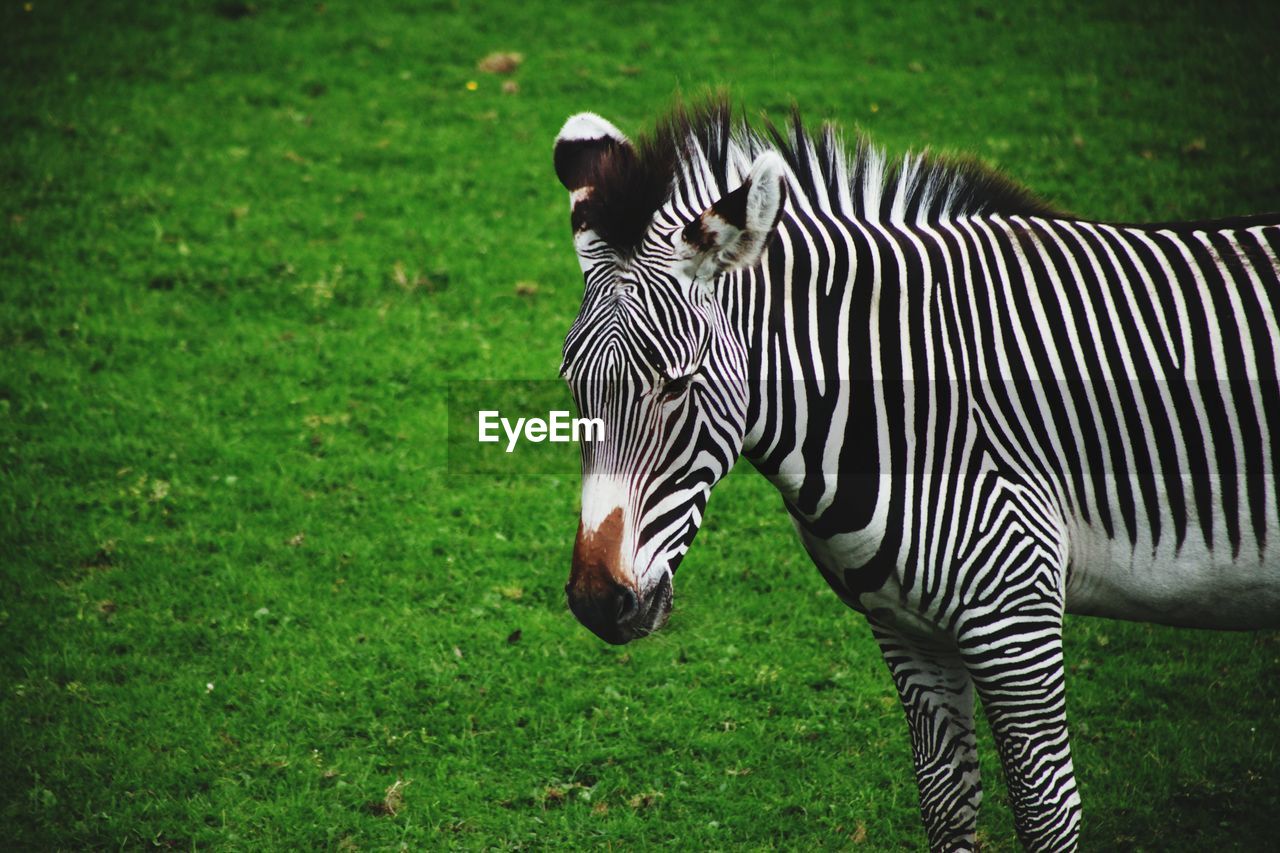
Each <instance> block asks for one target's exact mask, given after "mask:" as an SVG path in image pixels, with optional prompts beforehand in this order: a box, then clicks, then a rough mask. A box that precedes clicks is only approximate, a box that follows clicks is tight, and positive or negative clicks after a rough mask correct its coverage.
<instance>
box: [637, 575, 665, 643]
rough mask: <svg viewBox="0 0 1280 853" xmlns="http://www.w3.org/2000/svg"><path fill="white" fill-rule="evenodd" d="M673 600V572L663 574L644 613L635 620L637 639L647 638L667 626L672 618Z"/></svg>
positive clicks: (649, 598)
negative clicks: (668, 620)
mask: <svg viewBox="0 0 1280 853" xmlns="http://www.w3.org/2000/svg"><path fill="white" fill-rule="evenodd" d="M671 599H672V593H671V572H663V573H662V579H661V580H659V581H658V585H657V586H655V587H654V588H653V591H652V592H650V593H649V595H648V601H647V602H646V604H645V608H644V612H642V613H641V614H640V615H639V616H638V617H637V618H636V620H635V626H634V632H635V636H636V637H637V638H638V637H647V636H648V635H649V634H652V633H653V632H654V631H657V630H658V629H659V628H661V627H662V626H663V625H665V624H667V619H668V618H669V617H670V616H671Z"/></svg>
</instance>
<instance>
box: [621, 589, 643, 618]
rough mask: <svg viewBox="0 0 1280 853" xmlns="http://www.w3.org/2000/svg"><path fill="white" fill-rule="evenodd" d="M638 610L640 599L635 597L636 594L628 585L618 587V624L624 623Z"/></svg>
mask: <svg viewBox="0 0 1280 853" xmlns="http://www.w3.org/2000/svg"><path fill="white" fill-rule="evenodd" d="M638 612H640V599H638V598H636V594H635V593H634V592H632V591H631V588H630V587H626V586H623V587H619V589H618V615H617V620H618V624H619V625H623V624H626V623H627V622H629V621H631V619H632V618H633V617H634V616H635V615H636V613H638Z"/></svg>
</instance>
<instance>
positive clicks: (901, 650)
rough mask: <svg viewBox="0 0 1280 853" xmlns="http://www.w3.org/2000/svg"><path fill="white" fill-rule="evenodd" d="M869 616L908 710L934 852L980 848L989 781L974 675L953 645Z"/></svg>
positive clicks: (922, 811) (922, 808) (922, 806)
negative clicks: (981, 758) (977, 724)
mask: <svg viewBox="0 0 1280 853" xmlns="http://www.w3.org/2000/svg"><path fill="white" fill-rule="evenodd" d="M868 621H870V623H871V630H872V632H873V633H874V634H875V637H876V641H877V642H878V643H879V644H880V652H881V654H882V655H883V656H884V660H885V663H887V664H888V665H889V672H890V674H891V675H892V676H893V682H894V684H895V685H896V686H897V688H898V696H899V697H900V698H901V699H902V707H903V710H904V711H906V714H907V725H908V727H909V728H910V730H911V752H912V755H913V757H914V759H915V765H916V783H917V784H918V785H919V787H920V814H921V816H922V817H923V818H924V826H925V832H926V833H927V834H928V836H929V849H930V850H933V851H943V850H946V851H952V850H973V849H974V846H975V833H976V831H977V826H978V805H979V804H980V803H981V802H982V782H981V780H980V779H979V778H978V751H977V744H976V742H975V739H974V722H973V682H972V680H971V679H970V678H969V673H968V671H967V670H966V669H965V667H964V664H963V662H962V661H961V659H960V657H959V655H958V654H957V653H956V652H955V650H954V649H947V648H946V647H945V646H940V647H938V648H932V647H930V646H929V645H928V644H925V643H921V642H919V641H917V640H913V639H910V638H907V637H905V636H903V635H902V634H900V633H899V632H897V631H895V630H894V629H893V628H892V627H889V626H888V625H885V624H883V623H882V622H880V621H877V620H876V619H874V618H872V619H869V620H868Z"/></svg>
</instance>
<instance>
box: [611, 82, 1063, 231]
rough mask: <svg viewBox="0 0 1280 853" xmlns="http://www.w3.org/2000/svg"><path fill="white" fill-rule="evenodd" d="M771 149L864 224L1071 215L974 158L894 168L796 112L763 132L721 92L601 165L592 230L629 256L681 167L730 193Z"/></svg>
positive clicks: (820, 195) (827, 202)
mask: <svg viewBox="0 0 1280 853" xmlns="http://www.w3.org/2000/svg"><path fill="white" fill-rule="evenodd" d="M766 149H772V150H776V151H778V152H779V153H780V154H781V155H782V156H783V158H784V159H785V160H786V161H787V164H788V166H790V168H791V172H792V176H793V178H794V180H793V181H791V186H792V188H793V189H794V190H797V191H798V192H799V193H800V194H801V195H802V196H803V198H804V199H805V200H806V201H807V202H808V203H809V204H810V205H811V206H813V207H815V208H820V209H824V210H830V211H832V212H833V213H836V214H841V215H844V216H848V217H851V218H856V219H862V220H864V221H867V222H886V223H897V224H902V223H908V222H941V221H947V220H950V219H956V218H960V217H964V216H973V215H976V214H981V213H998V214H1003V215H1008V216H1014V215H1023V216H1059V217H1060V216H1063V215H1064V214H1063V213H1062V212H1061V211H1058V210H1056V209H1054V208H1053V207H1052V206H1050V205H1049V204H1047V203H1046V202H1044V201H1042V200H1041V199H1039V198H1037V197H1036V196H1035V195H1034V194H1033V193H1032V192H1031V191H1030V190H1028V189H1026V188H1025V187H1023V186H1022V185H1021V184H1018V183H1017V182H1015V181H1013V180H1012V179H1010V178H1009V177H1007V176H1005V175H1004V174H1002V173H1001V172H999V171H997V170H996V169H995V168H993V167H991V166H989V165H987V164H985V163H983V162H981V161H980V160H978V159H977V158H974V157H968V156H951V155H939V154H934V153H930V152H928V151H925V152H922V153H914V154H907V155H905V156H903V157H902V158H901V159H898V160H895V161H893V162H890V161H889V160H888V159H887V158H886V157H885V155H884V153H883V152H882V151H880V150H879V149H878V148H876V147H875V146H873V145H872V144H871V143H870V142H869V141H868V140H867V139H866V137H864V136H862V135H861V134H859V135H858V136H857V137H856V141H855V142H854V144H853V145H852V146H850V145H847V144H846V143H845V142H844V141H843V140H842V138H841V136H840V134H839V132H838V131H837V129H836V128H835V127H834V126H833V125H831V124H824V125H823V127H822V129H821V131H819V132H818V133H817V134H811V133H809V132H808V131H807V130H806V129H805V127H804V124H803V122H802V121H801V118H800V113H799V111H798V110H797V109H792V111H791V115H790V116H789V119H788V121H787V123H786V126H785V127H784V128H779V127H777V126H776V125H774V124H773V123H772V122H766V126H765V133H764V134H761V133H759V132H757V131H755V130H753V129H752V128H751V127H750V126H748V125H747V123H746V122H745V121H742V120H741V119H737V120H735V118H734V116H733V112H732V109H731V107H730V104H729V100H728V98H727V97H725V96H723V95H716V96H710V97H707V98H704V99H702V100H701V101H699V102H697V103H696V104H694V105H693V106H691V107H690V106H686V105H685V104H683V103H681V102H679V101H677V102H676V103H675V105H674V106H673V107H672V108H671V109H670V110H669V111H668V112H667V114H666V115H664V116H663V117H662V118H660V119H659V120H658V122H657V124H656V126H655V128H654V130H653V131H652V132H649V133H646V134H643V135H642V136H640V138H639V139H638V140H637V141H636V145H635V149H634V154H632V153H631V152H630V151H626V150H624V149H621V148H619V149H615V151H614V152H613V153H611V154H610V156H606V157H602V158H601V159H600V161H599V162H598V163H597V164H596V166H595V168H594V169H593V170H592V174H591V176H590V180H589V181H588V183H590V184H591V186H592V194H591V205H590V207H591V211H590V214H589V216H590V220H591V225H592V227H593V229H594V230H595V231H596V233H597V234H599V235H600V237H601V238H602V239H604V240H605V241H606V242H607V243H609V244H610V245H612V246H613V247H614V248H615V249H617V250H618V251H621V252H623V253H627V254H630V253H631V252H634V251H635V250H636V249H637V248H638V246H639V244H640V242H641V241H642V240H643V238H644V235H645V233H646V232H647V231H648V228H649V224H650V222H651V221H652V219H653V214H654V213H655V212H656V211H657V210H658V209H659V208H660V207H662V206H663V205H664V204H666V202H667V201H668V200H669V199H670V198H671V195H672V193H673V192H674V191H675V189H676V186H677V183H678V181H679V179H680V178H681V175H682V171H683V170H684V169H686V168H688V167H690V165H691V164H693V163H697V164H699V165H700V166H705V168H707V169H709V170H710V174H711V176H712V178H713V180H714V182H715V185H716V186H717V187H718V189H719V191H720V192H721V193H722V194H723V193H726V192H728V191H729V190H730V189H731V187H730V185H729V184H730V178H731V176H732V177H733V178H735V179H740V178H741V177H742V174H743V171H744V168H743V165H744V164H746V163H750V161H751V160H753V159H754V158H755V157H756V156H757V155H758V154H759V153H761V152H762V151H765V150H766ZM735 183H736V181H735ZM710 201H714V199H710V200H709V201H708V203H710Z"/></svg>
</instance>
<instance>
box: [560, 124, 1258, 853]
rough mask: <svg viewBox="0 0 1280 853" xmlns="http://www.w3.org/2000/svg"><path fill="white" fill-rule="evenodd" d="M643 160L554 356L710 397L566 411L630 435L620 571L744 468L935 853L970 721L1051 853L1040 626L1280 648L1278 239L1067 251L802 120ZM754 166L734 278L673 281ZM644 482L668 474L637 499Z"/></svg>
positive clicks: (602, 177) (972, 181) (1055, 688)
mask: <svg viewBox="0 0 1280 853" xmlns="http://www.w3.org/2000/svg"><path fill="white" fill-rule="evenodd" d="M610 127H611V126H610ZM663 133H665V134H666V135H667V136H670V137H671V138H670V139H667V140H666V141H665V143H661V144H659V143H657V142H655V141H653V140H650V141H649V142H648V143H646V144H642V146H641V147H640V148H639V149H635V151H636V153H635V155H634V162H635V163H638V164H639V166H637V167H636V169H635V170H634V171H633V172H632V173H631V174H630V177H631V178H632V179H633V181H640V182H643V181H644V180H648V181H649V182H651V183H652V182H658V183H662V182H663V181H666V184H665V189H664V193H663V194H662V198H663V200H662V201H661V203H659V204H656V205H655V206H654V207H653V210H652V216H651V218H650V219H649V220H648V227H647V228H645V229H644V230H643V232H642V233H631V234H629V236H628V238H627V239H626V240H616V239H615V240H609V239H605V238H602V237H600V235H599V233H598V232H593V231H592V230H591V227H590V222H591V220H592V217H593V216H594V217H596V218H597V219H598V220H599V221H601V222H605V221H607V219H608V212H607V211H604V212H602V211H598V210H597V211H595V212H593V213H591V214H590V215H586V216H584V217H582V218H581V223H580V224H581V225H582V227H581V228H580V230H579V232H578V233H579V237H578V241H579V242H578V246H579V255H580V257H581V258H582V259H583V264H584V269H585V270H586V280H587V296H586V299H585V300H584V306H583V313H582V314H581V315H580V316H579V318H578V321H577V322H576V323H575V325H574V328H573V330H572V331H571V332H570V335H569V339H568V341H567V342H566V347H565V351H566V359H567V362H568V363H569V364H570V365H571V370H581V371H583V374H577V375H594V376H599V375H601V371H604V372H608V371H611V370H612V371H626V370H631V371H633V372H634V374H635V381H636V383H638V384H637V385H636V387H645V386H644V383H645V382H646V381H648V382H651V383H655V384H656V385H660V384H661V382H662V381H664V380H663V379H662V377H663V376H668V377H669V376H672V375H676V374H680V375H682V372H688V371H696V372H697V374H698V375H699V376H701V377H703V378H704V381H703V382H702V383H701V386H700V387H701V388H702V391H701V396H700V397H698V398H697V399H695V400H688V401H686V403H687V408H686V409H683V410H681V411H680V413H679V414H678V415H674V416H673V421H672V422H673V423H676V424H683V425H684V426H683V427H682V428H683V429H684V430H685V431H684V432H680V431H679V430H674V431H673V429H671V428H669V427H668V426H666V425H665V424H666V421H664V420H663V418H664V415H663V414H662V413H661V412H658V413H656V414H648V415H646V414H645V413H649V412H656V411H657V410H653V409H652V408H646V406H645V405H643V404H639V403H637V402H636V400H635V399H633V398H627V397H625V396H624V395H619V394H617V393H614V392H608V393H603V394H602V396H601V397H600V398H599V399H596V398H593V397H591V395H590V391H589V390H588V389H586V388H584V387H582V386H580V385H575V391H576V392H577V393H578V395H579V401H580V403H585V405H584V409H587V408H594V407H597V406H600V407H606V408H607V407H608V406H610V405H612V406H613V408H612V409H610V415H611V416H612V417H614V418H617V419H620V420H619V422H620V423H629V424H630V426H628V427H626V428H627V429H632V430H634V434H628V436H627V437H626V438H623V439H621V440H620V442H619V444H618V445H617V447H615V448H614V452H615V453H617V454H618V458H617V459H616V460H614V461H613V462H611V463H610V464H613V465H616V466H618V469H619V470H622V469H627V470H629V471H632V472H633V476H632V479H631V480H629V481H628V483H627V484H626V485H625V487H624V488H623V491H625V492H627V494H628V496H629V497H628V499H637V498H635V496H636V495H646V496H648V497H646V498H645V499H644V500H646V501H647V503H644V504H643V505H642V506H637V507H636V512H637V518H639V519H642V520H641V521H640V522H639V523H638V525H637V527H636V529H637V530H638V531H639V533H638V539H637V541H636V542H635V543H633V550H634V551H635V552H636V553H640V551H641V550H643V549H644V547H645V546H644V540H645V538H646V537H650V536H652V537H657V539H658V540H659V541H661V542H664V543H670V542H673V541H676V540H678V541H679V542H680V544H681V547H682V548H687V547H688V543H689V541H690V540H691V539H692V535H693V532H694V531H695V530H696V525H697V523H698V520H699V519H700V517H701V511H702V508H703V505H704V503H705V499H706V494H707V491H708V490H709V488H710V486H711V485H713V484H714V482H715V480H717V479H719V476H722V475H723V473H724V472H726V471H727V470H728V467H729V466H730V465H731V464H732V459H733V457H734V456H736V455H737V453H738V452H739V451H741V452H742V453H744V454H745V455H746V456H747V458H749V459H750V460H751V461H752V462H753V463H754V464H755V465H756V467H757V468H758V469H759V470H760V471H761V472H762V473H763V474H764V475H765V476H766V477H768V478H769V479H770V480H771V481H772V482H774V483H775V485H777V487H778V488H779V491H780V492H781V494H782V496H783V498H784V500H785V501H786V504H787V507H788V508H789V510H790V511H791V514H792V516H793V518H794V520H795V523H796V527H797V530H798V532H799V534H800V537H801V539H802V540H803V542H804V544H805V546H806V548H807V549H808V551H809V553H810V555H811V556H812V557H813V559H814V561H815V563H816V564H817V565H818V567H819V568H820V570H821V571H822V573H823V575H824V577H826V579H827V580H828V582H829V583H830V584H831V585H832V587H833V588H834V589H835V590H836V591H837V592H838V593H839V594H840V595H841V596H842V597H843V598H844V599H845V600H846V601H847V602H848V603H849V604H851V605H852V606H853V607H855V608H857V609H858V610H859V611H861V612H863V613H865V614H866V616H867V618H868V619H869V620H870V622H871V625H872V628H873V630H874V633H875V636H876V638H877V640H878V642H879V644H880V646H881V649H882V652H883V654H884V657H885V660H886V661H887V663H888V665H889V669H890V672H891V674H892V676H893V678H894V681H895V683H896V684H897V686H898V689H899V691H900V694H901V697H902V701H903V706H904V708H905V709H906V713H907V718H908V722H909V724H910V727H911V733H912V742H913V745H914V752H915V760H916V770H917V778H918V781H919V784H920V792H921V809H922V813H923V816H924V819H925V824H926V828H927V830H928V834H929V839H930V844H931V846H932V847H933V848H935V849H965V848H971V847H972V846H973V844H974V828H975V822H976V816H977V809H978V804H979V802H980V800H981V787H980V783H979V779H978V765H977V758H976V751H975V741H974V734H973V733H974V722H973V695H974V690H975V689H976V691H977V693H978V695H980V696H981V697H982V700H983V706H984V708H985V709H986V712H987V714H988V717H989V719H990V721H991V724H992V729H993V732H994V734H995V737H996V742H997V747H998V749H999V751H1000V756H1001V760H1002V763H1003V766H1004V769H1005V772H1006V775H1007V777H1008V781H1009V790H1010V794H1011V798H1012V801H1013V807H1014V811H1015V817H1016V821H1017V826H1018V831H1019V834H1020V836H1021V838H1022V839H1023V841H1024V843H1026V844H1027V846H1029V847H1031V848H1033V849H1037V850H1059V849H1072V848H1074V847H1075V845H1076V840H1077V836H1078V827H1079V820H1080V804H1079V797H1078V794H1077V792H1076V785H1075V780H1074V776H1073V772H1072V765H1071V757H1070V751H1069V747H1068V741H1067V727H1066V718H1065V710H1064V708H1065V705H1064V693H1063V668H1062V645H1061V621H1062V614H1063V612H1064V610H1070V611H1072V612H1080V613H1092V614H1100V615H1106V616H1112V617H1118V618H1127V619H1140V620H1149V621H1158V622H1164V623H1168V624H1175V625H1194V626H1201V627H1214V628H1228V629H1248V628H1258V627H1269V626H1276V625H1280V556H1278V555H1277V549H1278V547H1280V546H1278V545H1277V541H1278V540H1277V531H1280V500H1278V499H1277V494H1276V485H1277V482H1278V480H1280V477H1278V476H1277V466H1278V465H1280V459H1277V458H1276V454H1275V453H1274V447H1275V445H1274V439H1273V436H1275V435H1277V434H1280V382H1278V380H1277V377H1280V327H1278V325H1277V318H1276V303H1277V300H1278V299H1280V262H1277V255H1278V254H1280V217H1278V216H1267V217H1258V218H1252V219H1238V220H1229V221H1220V222H1206V223H1174V224H1165V225H1110V224H1103V223H1094V222H1088V221H1084V220H1081V219H1077V218H1073V217H1067V216H1062V215H1056V214H1054V213H1053V212H1052V211H1051V210H1050V209H1049V208H1048V207H1047V206H1045V205H1043V204H1042V203H1040V202H1038V201H1037V200H1035V199H1034V198H1033V197H1031V196H1030V195H1029V194H1028V193H1026V192H1025V191H1023V190H1021V189H1020V188H1018V187H1017V186H1015V185H1013V184H1012V183H1010V182H1008V181H1007V180H1005V179H1003V178H1001V177H1000V176H998V175H995V174H994V173H991V172H990V171H987V170H985V169H983V168H982V167H980V166H978V165H976V164H974V163H971V162H957V161H952V160H946V159H942V158H933V157H928V156H915V155H913V156H908V157H906V158H904V159H903V160H902V161H900V162H899V163H895V164H890V163H888V161H886V160H885V159H884V158H883V157H882V155H880V154H879V153H878V152H877V151H876V150H874V149H873V148H871V147H869V146H867V145H865V144H859V145H857V146H854V147H853V148H852V149H847V148H846V147H845V146H844V145H842V144H841V143H840V141H839V140H838V138H837V137H836V135H835V134H834V132H832V131H830V130H825V131H824V132H823V133H822V134H820V135H819V136H818V137H817V138H816V139H815V138H813V137H810V136H808V135H807V134H805V133H804V131H803V130H802V129H801V127H800V124H799V121H798V119H797V120H793V122H792V125H791V126H790V128H789V130H788V131H786V132H779V131H771V135H770V136H768V137H764V136H759V135H756V134H754V133H752V132H750V131H748V130H746V129H744V128H740V127H739V128H733V129H731V126H730V122H729V120H728V116H727V111H726V110H724V109H723V108H720V107H716V106H714V105H713V106H712V107H710V108H707V109H706V110H704V111H703V112H701V113H698V114H696V115H694V116H693V117H692V118H689V117H687V116H682V117H681V120H679V121H673V120H668V122H667V124H665V125H664V126H663V129H662V130H660V133H659V136H661V135H662V134H663ZM778 155H781V157H782V159H783V160H784V161H785V167H783V168H781V169H780V173H781V174H782V175H783V177H784V179H785V183H786V187H787V190H786V193H785V196H786V198H787V204H786V206H785V208H782V209H781V212H780V218H777V219H776V220H775V225H774V227H773V228H772V233H771V234H765V235H764V236H763V237H762V245H767V247H768V248H767V249H766V250H763V255H762V256H760V257H759V261H758V262H757V263H752V264H750V265H742V266H738V267H733V266H732V265H730V266H728V267H727V268H725V269H718V270H713V271H712V272H711V273H710V274H708V273H707V272H706V271H705V269H704V268H701V267H698V268H695V269H694V271H693V272H692V273H691V272H690V267H689V265H688V264H687V263H685V262H684V261H683V259H684V258H686V257H688V256H689V255H690V253H691V252H694V251H696V250H697V246H693V248H691V243H697V242H698V240H699V239H702V235H704V234H709V233H710V232H711V231H714V229H713V228H712V229H708V228H706V227H703V226H702V225H699V224H698V223H701V222H706V221H708V220H707V218H708V217H715V216H717V215H719V216H721V217H728V218H730V219H732V218H733V217H734V216H735V214H734V213H733V212H732V211H733V210H735V209H736V207H735V205H726V204H725V202H724V200H725V199H726V198H729V197H733V194H734V193H735V192H738V193H739V196H737V197H738V198H739V199H741V198H743V197H744V196H743V193H746V190H744V189H743V188H744V187H748V185H749V183H750V181H751V179H752V176H754V175H756V174H758V173H759V172H758V171H753V169H754V170H760V169H762V168H764V167H762V166H760V164H761V163H762V162H764V161H765V160H768V158H776V156H778ZM664 156H667V157H669V160H664V159H663V157H664ZM664 164H665V165H664ZM766 165H767V164H766ZM664 169H665V170H664ZM770 174H772V173H770ZM597 177H598V179H599V183H601V184H608V183H610V181H609V175H607V174H606V173H604V172H601V173H599V175H598V176H597ZM624 183H625V182H622V181H619V182H616V185H615V186H614V190H615V193H614V195H613V196H612V198H615V199H616V198H617V192H616V190H617V187H619V186H622V185H623V184H624ZM613 203H614V204H616V203H617V202H616V201H614V202H613ZM630 215H631V216H633V217H634V215H635V211H634V210H632V211H631V214H630ZM575 221H577V220H575ZM717 221H718V220H717ZM738 225H741V223H738ZM726 228H729V229H730V230H732V227H731V226H726ZM601 230H602V231H605V232H607V231H608V230H609V229H608V227H604V228H602V229H601ZM633 231H634V229H633ZM706 239H708V240H711V241H714V239H715V237H714V235H712V236H711V237H707V238H706ZM601 294H604V295H601ZM632 306H634V308H633V307H632ZM615 342H616V343H615ZM624 342H625V343H624ZM654 377H657V378H656V379H655V378H654ZM601 387H603V386H601ZM641 396H643V393H642V395H641ZM606 399H607V400H608V401H609V402H606ZM642 415H644V416H645V417H648V418H650V420H646V421H643V422H642V421H641V420H640V418H641V416H642ZM695 425H696V426H695ZM690 431H696V433H697V435H696V436H695V435H693V434H692V433H691V432H690ZM707 447H710V448H712V450H711V451H709V452H710V453H711V454H712V455H714V457H715V464H714V465H707V466H705V467H701V468H700V467H699V464H698V462H697V461H696V460H698V459H702V458H705V457H704V456H702V455H701V454H702V453H703V452H704V448H707ZM646 454H647V455H648V456H650V457H652V458H654V459H661V460H662V463H661V464H660V465H655V466H651V467H649V468H647V469H645V471H644V473H639V471H640V468H639V467H636V462H635V460H636V458H637V456H638V455H646ZM592 463H593V460H590V459H584V476H586V477H587V478H590V477H591V476H593V472H594V470H595V468H594V466H593V464H592ZM628 466H631V467H630V468H628ZM690 482H696V483H697V488H696V489H690V488H688V487H687V484H688V483H690ZM654 496H657V497H654ZM681 500H684V501H686V505H685V507H684V508H683V509H681V508H680V506H679V503H680V501H681ZM587 503H588V495H587V494H586V492H585V491H584V519H585V518H586V517H587V515H588V512H589V511H588V507H587ZM659 505H660V506H661V507H662V509H661V512H659V511H657V509H656V507H657V506H659ZM673 525H674V526H673ZM677 528H679V533H678V534H677V533H676V532H675V531H676V529H677ZM662 547H667V546H666V545H663V546H662ZM651 553H652V551H651ZM680 553H683V550H681V551H680ZM659 562H661V561H659ZM642 563H643V561H638V562H637V563H636V565H637V566H641V564H642ZM641 567H642V568H647V567H648V564H645V565H644V566H641Z"/></svg>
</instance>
